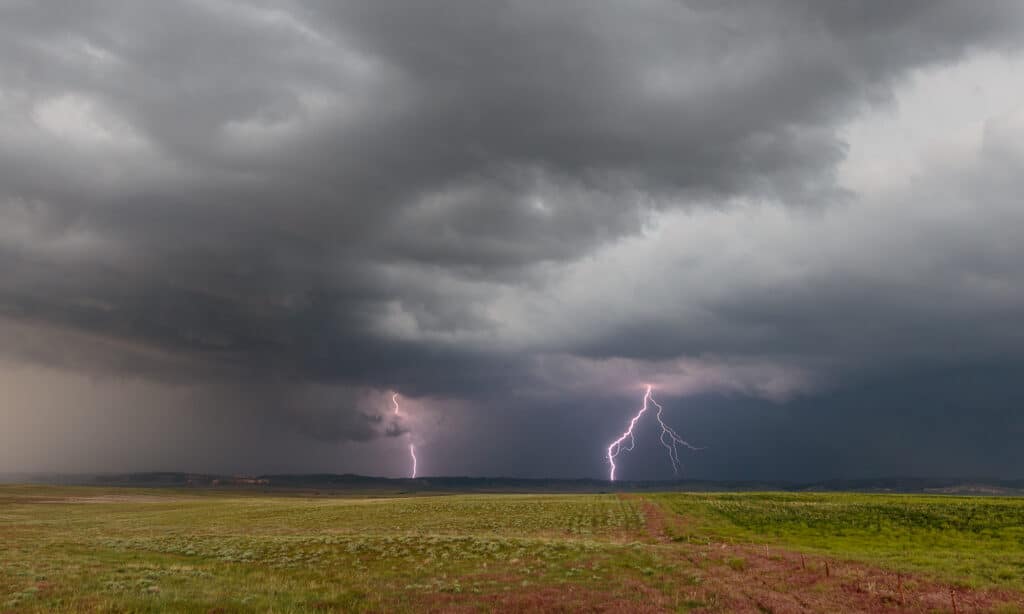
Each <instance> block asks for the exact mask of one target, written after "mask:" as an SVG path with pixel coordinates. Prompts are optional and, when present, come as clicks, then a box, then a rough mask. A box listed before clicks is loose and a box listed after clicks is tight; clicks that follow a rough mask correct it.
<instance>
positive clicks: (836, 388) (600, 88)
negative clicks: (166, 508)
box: [0, 0, 1024, 480]
mask: <svg viewBox="0 0 1024 614" xmlns="http://www.w3.org/2000/svg"><path fill="white" fill-rule="evenodd" d="M1022 47H1024V4H1022V3H1021V2H1019V1H1018V0H980V1H978V2H962V1H959V0H949V1H932V0H927V1H925V0H921V1H916V0H910V1H904V2H881V1H879V2H872V1H868V0H863V1H857V0H853V1H838V0H837V1H835V2H818V1H809V0H802V1H797V0H794V1H783V0H779V1H768V0H759V1H757V2H753V1H752V2H732V1H728V0H727V1H711V0H707V1H704V0H689V1H688V0H632V1H630V2H612V1H611V0H609V1H604V0H537V1H533V0H522V1H509V0H488V1H481V0H437V1H433V2H414V1H411V0H410V1H391V0H342V1H340V2H337V1H333V0H331V1H328V0H309V1H299V0H295V1H285V0H282V1H281V2H251V1H248V0H246V1H244V2H243V1H241V0H239V1H222V0H184V1H181V2H149V3H138V2H134V1H129V0H125V1H122V2H118V1H114V0H111V1H96V2H93V1H88V0H85V1H83V0H74V1H71V0H69V1H67V2H37V1H35V0H0V473H2V472H5V471H8V472H14V471H122V470H157V469H162V470H186V471H218V472H248V473H259V472H295V471H329V472H346V471H351V472H361V473H370V474H376V475H402V474H404V473H405V472H406V471H407V469H408V466H407V461H408V457H407V454H406V446H407V444H408V442H409V441H412V442H414V443H415V444H416V446H417V450H418V451H419V457H420V469H421V473H424V474H433V475H439V474H460V475H467V474H468V475H480V474H486V475H499V474H500V475H520V476H562V477H579V476H593V477H600V476H604V475H606V474H607V469H608V467H607V463H606V462H605V460H604V448H605V446H606V445H607V444H608V442H609V441H610V440H611V439H613V438H614V437H615V436H616V435H617V434H618V433H619V432H621V430H622V429H623V428H624V427H625V424H626V422H627V420H628V418H629V416H630V414H631V412H632V411H634V410H635V409H636V408H637V407H638V405H639V402H640V398H641V395H642V392H643V385H644V384H648V383H649V384H652V385H654V387H655V394H656V397H657V398H658V399H659V400H660V401H661V402H662V404H663V405H664V407H665V414H664V415H665V418H666V420H667V421H668V422H669V423H670V424H671V425H673V426H674V427H675V428H676V430H677V431H679V432H680V434H682V435H684V436H685V437H687V438H688V439H689V440H690V441H691V442H692V443H694V444H696V445H698V446H704V447H705V449H703V450H701V451H698V452H685V453H684V454H683V455H682V456H683V461H684V463H685V469H684V475H685V476H688V477H704V478H773V479H795V480H803V479H817V478H827V477H843V476H846V477H855V476H875V475H908V474H909V475H986V476H999V477H1022V476H1024V445H1022V441H1024V392H1022V390H1024V387H1022V385H1021V381H1024V240H1022V237H1021V235H1022V233H1024V203H1022V202H1021V195H1022V194H1024V79H1022V78H1021V75H1024V48H1022ZM395 392H398V393H399V394H400V395H401V403H402V410H403V412H402V414H401V415H399V416H397V417H396V416H395V415H394V414H392V413H391V404H390V397H391V395H392V394H393V393H395ZM653 424H654V423H653V421H650V420H647V421H644V422H641V423H640V425H639V427H638V434H637V448H636V449H635V450H634V451H633V452H632V453H629V454H624V455H623V456H622V457H620V462H619V467H620V469H619V475H620V477H623V478H668V477H671V476H672V471H671V466H670V465H669V463H668V458H667V455H666V454H665V450H664V448H662V447H660V445H659V444H658V442H657V431H656V430H655V429H654V427H653Z"/></svg>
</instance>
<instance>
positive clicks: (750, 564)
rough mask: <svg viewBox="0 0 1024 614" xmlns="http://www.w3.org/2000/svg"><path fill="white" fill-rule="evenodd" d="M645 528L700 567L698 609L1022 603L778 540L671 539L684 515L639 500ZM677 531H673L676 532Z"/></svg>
mask: <svg viewBox="0 0 1024 614" xmlns="http://www.w3.org/2000/svg"><path fill="white" fill-rule="evenodd" d="M641 504H642V507H643V512H644V515H645V517H646V521H647V522H646V530H647V533H648V535H649V537H650V539H652V540H653V541H656V542H658V543H661V544H665V546H666V549H670V550H674V553H675V555H676V556H680V557H684V558H685V559H687V560H688V561H689V562H691V563H692V564H693V565H694V566H695V567H696V568H699V569H701V570H702V571H703V574H702V576H701V577H702V581H701V583H700V586H699V587H693V588H691V589H689V590H688V591H687V594H686V597H687V599H686V600H687V601H688V602H691V603H703V604H704V605H702V606H698V607H696V608H695V611H706V612H713V611H719V612H720V611H728V612H953V611H957V612H989V611H1004V612H1006V611H1008V612H1016V611H1024V594H1022V593H1019V592H1014V591H1009V590H1001V589H970V588H964V587H956V586H952V585H950V584H946V583H942V582H937V581H935V580H931V579H929V578H926V577H924V576H922V575H920V574H897V573H894V572H892V571H889V570H885V569H881V568H878V567H873V566H870V565H866V564H863V563H856V562H849V561H841V560H836V559H831V558H825V557H821V556H812V555H806V554H801V553H799V552H795V551H790V550H786V549H780V548H777V547H769V548H765V547H764V546H753V545H736V544H727V543H709V544H702V545H695V544H689V543H676V542H673V541H672V535H673V532H672V531H671V529H672V528H674V527H677V528H678V527H681V526H682V525H684V524H685V523H686V518H684V517H681V516H679V515H677V514H674V513H672V512H668V511H665V510H664V509H662V508H661V507H660V506H659V505H657V504H656V503H653V502H651V501H648V500H643V501H642V502H641ZM677 534H678V533H677Z"/></svg>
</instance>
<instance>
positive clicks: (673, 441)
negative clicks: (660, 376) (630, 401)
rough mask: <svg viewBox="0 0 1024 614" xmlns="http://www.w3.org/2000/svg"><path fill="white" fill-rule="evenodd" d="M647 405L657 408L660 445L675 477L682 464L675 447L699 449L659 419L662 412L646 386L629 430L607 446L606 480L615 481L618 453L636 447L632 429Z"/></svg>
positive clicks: (630, 422)
mask: <svg viewBox="0 0 1024 614" xmlns="http://www.w3.org/2000/svg"><path fill="white" fill-rule="evenodd" d="M648 404H653V405H654V406H655V407H657V408H658V412H657V414H656V416H657V419H658V424H659V425H660V426H661V445H663V446H665V448H666V449H667V450H668V458H669V460H670V461H671V462H672V471H674V472H675V473H676V475H678V474H679V469H680V468H681V467H682V463H681V462H680V460H679V449H678V447H677V446H680V445H682V446H685V447H687V448H689V449H691V450H700V449H701V448H697V447H694V446H692V445H690V444H689V443H687V442H686V441H685V440H684V439H683V438H682V437H680V436H679V434H678V433H676V432H675V431H674V430H672V427H670V426H669V425H667V424H665V421H664V420H662V419H661V412H662V411H663V410H662V407H661V405H659V404H658V402H657V401H655V400H654V398H653V397H652V396H651V387H650V386H647V390H646V391H645V392H644V404H643V406H642V407H641V408H640V410H639V411H637V412H636V415H635V416H633V419H632V420H630V421H629V428H627V429H626V430H625V432H623V433H622V435H619V438H618V439H616V440H615V441H613V442H612V443H611V445H609V446H608V464H609V465H611V471H610V473H609V474H608V479H609V480H611V481H612V482H614V481H615V469H616V466H615V458H616V457H617V456H618V455H619V452H623V451H626V452H628V451H630V450H632V449H633V446H634V445H636V438H635V437H634V436H633V429H634V428H635V427H636V423H637V422H639V421H640V417H641V416H643V415H644V413H646V412H647V408H648ZM627 439H628V440H629V444H628V445H627V444H626V443H625V442H626V440H627Z"/></svg>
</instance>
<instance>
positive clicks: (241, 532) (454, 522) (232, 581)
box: [0, 486, 1024, 612]
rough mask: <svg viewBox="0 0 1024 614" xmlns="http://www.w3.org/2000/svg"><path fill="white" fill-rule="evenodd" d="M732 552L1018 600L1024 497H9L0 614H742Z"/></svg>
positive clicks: (0, 564) (1, 514)
mask: <svg viewBox="0 0 1024 614" xmlns="http://www.w3.org/2000/svg"><path fill="white" fill-rule="evenodd" d="M666 518H667V519H668V520H667V521H666V520H665V519H666ZM655 520H657V521H658V522H654V521H655ZM723 541H728V542H731V543H737V542H742V543H766V542H770V543H772V544H773V548H775V547H780V546H786V547H792V548H794V549H803V550H805V551H808V552H812V551H813V552H819V553H827V554H828V555H829V556H831V557H835V559H836V560H845V559H855V560H860V561H865V562H868V563H872V564H878V565H880V566H881V567H883V568H891V569H899V570H904V571H914V572H918V573H920V574H923V576H922V577H925V578H932V577H933V578H936V579H945V580H953V581H955V582H956V583H957V584H958V585H960V586H974V587H981V588H983V589H984V588H986V587H988V589H992V590H998V591H1003V592H1007V591H1009V592H1012V593H1013V594H1017V593H1018V592H1021V591H1024V500H1020V499H982V498H954V497H923V496H907V497H902V496H874V495H872V496H867V495H831V494H830V495H788V494H729V495H724V494H723V495H706V494H700V495H696V494H694V495H689V494H669V495H639V496H631V497H620V496H616V495H504V494H503V495H451V496H424V497H400V496H395V497H378V498H366V497H362V498H360V497H315V496H309V497H302V496H284V495H269V494H255V493H245V492H217V491H171V490H131V489H109V488H108V489H103V488H64V487H27V486H17V487H16V486H4V487H0V612H2V611H6V610H13V611H55V610H56V611H60V610H65V611H67V610H70V611H83V610H84V611H118V612H121V611H143V612H144V611H175V612H179V611H180V612H209V611H214V612H232V611H275V612H299V611H321V610H341V611H351V610H368V611H388V612H391V611H425V610H445V609H448V608H452V607H455V606H459V607H468V608H470V609H477V610H492V609H506V610H544V609H550V608H554V607H558V608H564V609H567V610H575V609H586V608H595V609H597V608H606V609H611V610H618V611H644V610H648V611H661V610H678V611H685V610H689V609H693V608H701V609H710V610H715V609H718V610H731V609H732V606H730V605H729V604H730V603H733V604H735V603H739V601H736V600H737V599H742V598H743V597H744V595H746V596H749V594H748V593H742V594H730V591H732V590H733V589H734V587H733V585H734V584H735V583H736V582H735V578H739V580H740V581H745V579H752V575H751V574H752V573H753V572H745V570H746V568H747V564H746V562H743V563H737V562H736V561H746V560H747V559H748V558H749V556H748V555H744V556H747V558H742V557H740V556H739V555H738V554H737V553H736V552H734V551H729V553H728V555H726V554H718V552H719V551H718V550H717V549H713V548H710V546H709V545H712V544H715V543H716V542H723ZM721 547H722V548H725V545H724V544H723V545H722V546H721ZM766 553H767V551H766ZM741 554H742V553H741ZM780 560H781V559H780V558H779V557H777V556H773V557H771V558H767V557H766V558H765V560H764V563H765V564H771V565H775V568H771V569H769V568H767V567H766V568H765V569H764V570H763V571H762V572H758V573H762V584H763V583H765V582H764V581H763V578H769V577H776V576H778V577H780V578H781V577H783V576H784V575H785V574H788V573H789V572H788V571H786V570H787V569H788V568H783V567H780V565H781V563H780ZM783 562H785V561H783ZM744 573H747V575H746V576H744V575H743V574H744ZM723 574H725V575H728V576H729V577H730V578H731V579H730V580H728V581H727V582H721V581H719V580H720V578H721V577H724V576H723ZM780 574H782V575H780ZM929 581H930V580H929ZM779 582H781V583H782V584H786V585H787V586H788V585H789V583H790V582H789V580H788V579H785V580H784V581H783V580H779ZM807 582H810V583H811V584H808V586H814V587H818V588H815V590H819V592H822V590H824V589H821V586H824V585H820V582H819V580H817V579H814V578H810V579H808V580H807ZM872 582H874V581H872ZM815 583H817V584H815ZM793 586H796V585H795V584H794V585H793ZM826 589H827V587H826ZM773 590H774V589H773ZM780 590H790V589H785V588H783V589H780ZM792 590H802V589H799V587H798V588H792ZM900 590H901V591H902V588H901V589H900ZM986 590H987V589H986ZM825 592H827V590H826V591H825ZM902 598H903V597H902V595H901V597H900V599H902ZM730 600H733V601H730ZM762 601H764V599H762ZM759 603H760V602H759ZM986 603H987V602H986ZM769 609H770V608H769Z"/></svg>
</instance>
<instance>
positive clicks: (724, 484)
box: [0, 472, 1024, 496]
mask: <svg viewBox="0 0 1024 614" xmlns="http://www.w3.org/2000/svg"><path fill="white" fill-rule="evenodd" d="M0 482H19V483H26V482H35V483H45V484H67V485H73V484H79V485H86V484H89V485H105V486H136V487H178V488H235V489H251V490H285V491H288V490H290V491H311V492H320V493H322V494H330V493H332V492H337V493H342V492H379V493H381V494H383V493H420V492H422V493H455V492H480V493H486V492H509V493H533V492H550V493H558V492H570V493H571V492H580V493H600V492H622V491H626V492H630V491H633V492H652V491H687V492H730V491H736V492H744V491H767V490H774V491H789V492H877V493H886V492H889V493H924V494H928V493H934V494H964V495H993V496H1024V479H1020V480H997V479H989V478H972V479H965V478H913V477H893V478H865V479H833V480H825V481H820V482H803V483H798V482H769V481H738V480H733V481H715V480H671V481H658V480H648V481H635V480H632V481H631V480H622V481H617V482H609V481H607V480H596V479H590V478H583V479H543V478H508V477H464V476H451V477H448V476H438V477H424V478H416V479H409V478H381V477H371V476H364V475H355V474H350V473H346V474H333V473H316V474H281V475H258V476H238V475H215V474H200V473H180V472H144V473H123V474H99V475H97V474H53V473H50V474H29V473H21V474H6V475H0Z"/></svg>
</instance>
